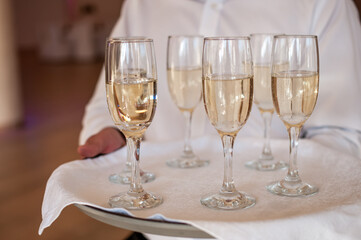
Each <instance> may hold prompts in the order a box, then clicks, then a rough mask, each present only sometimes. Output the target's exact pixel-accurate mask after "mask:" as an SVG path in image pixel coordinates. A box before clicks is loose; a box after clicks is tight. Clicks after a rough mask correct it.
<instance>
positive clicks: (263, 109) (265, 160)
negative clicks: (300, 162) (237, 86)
mask: <svg viewBox="0 0 361 240" xmlns="http://www.w3.org/2000/svg"><path fill="white" fill-rule="evenodd" d="M273 37H274V34H263V33H260V34H251V47H252V59H253V73H254V79H253V81H254V103H255V104H256V105H257V107H258V110H259V111H260V113H261V116H262V118H263V122H264V144H263V149H262V153H261V155H260V156H259V157H258V159H257V160H254V161H249V162H246V164H245V165H246V167H248V168H252V169H256V170H260V171H272V170H278V169H282V168H285V167H287V164H286V163H285V162H283V161H275V160H274V157H273V155H272V150H271V145H270V129H271V121H272V115H273V112H274V107H273V101H272V91H271V67H272V45H273Z"/></svg>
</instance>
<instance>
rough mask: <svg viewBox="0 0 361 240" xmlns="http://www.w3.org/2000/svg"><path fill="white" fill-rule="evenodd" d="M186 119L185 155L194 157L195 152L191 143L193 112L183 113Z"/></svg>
mask: <svg viewBox="0 0 361 240" xmlns="http://www.w3.org/2000/svg"><path fill="white" fill-rule="evenodd" d="M183 114H184V117H185V119H186V132H185V137H184V149H183V154H184V155H185V156H190V155H193V150H192V146H191V143H190V138H191V131H192V129H191V123H192V112H191V111H184V112H183Z"/></svg>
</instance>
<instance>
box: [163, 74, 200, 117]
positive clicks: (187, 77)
mask: <svg viewBox="0 0 361 240" xmlns="http://www.w3.org/2000/svg"><path fill="white" fill-rule="evenodd" d="M168 87H169V91H170V94H171V96H172V99H173V101H174V102H175V104H176V105H177V107H178V108H179V109H180V110H181V111H193V110H194V108H195V107H196V106H197V104H198V103H199V101H200V100H201V94H202V69H201V68H193V69H187V68H186V69H172V68H171V69H168Z"/></svg>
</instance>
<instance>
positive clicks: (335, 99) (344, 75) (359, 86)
mask: <svg viewBox="0 0 361 240" xmlns="http://www.w3.org/2000/svg"><path fill="white" fill-rule="evenodd" d="M311 22H312V24H311V26H310V27H311V29H310V32H311V33H312V34H316V35H318V40H319V60H320V86H319V97H318V101H317V104H316V108H315V111H314V113H313V114H312V116H311V117H310V119H309V120H308V121H307V122H306V125H337V126H345V127H351V128H355V129H359V130H361V106H360V103H361V95H360V91H361V79H360V77H361V67H360V66H361V27H360V20H359V15H358V11H357V9H356V7H355V5H354V3H353V1H351V0H320V1H316V4H315V8H314V11H313V19H312V21H311Z"/></svg>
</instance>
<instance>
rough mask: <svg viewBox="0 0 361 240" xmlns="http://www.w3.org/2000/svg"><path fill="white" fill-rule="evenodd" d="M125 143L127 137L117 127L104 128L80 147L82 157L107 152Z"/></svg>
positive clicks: (79, 151)
mask: <svg viewBox="0 0 361 240" xmlns="http://www.w3.org/2000/svg"><path fill="white" fill-rule="evenodd" d="M124 145H125V138H124V136H123V135H122V133H121V132H120V131H118V130H117V129H116V128H113V127H108V128H104V129H103V130H101V131H100V132H98V133H97V134H95V135H93V136H91V137H90V138H88V140H87V141H86V142H85V144H84V145H81V146H79V147H78V153H79V155H80V156H81V158H82V159H84V158H91V157H95V156H97V155H100V154H107V153H110V152H113V151H115V150H117V149H118V148H121V147H123V146H124Z"/></svg>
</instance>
